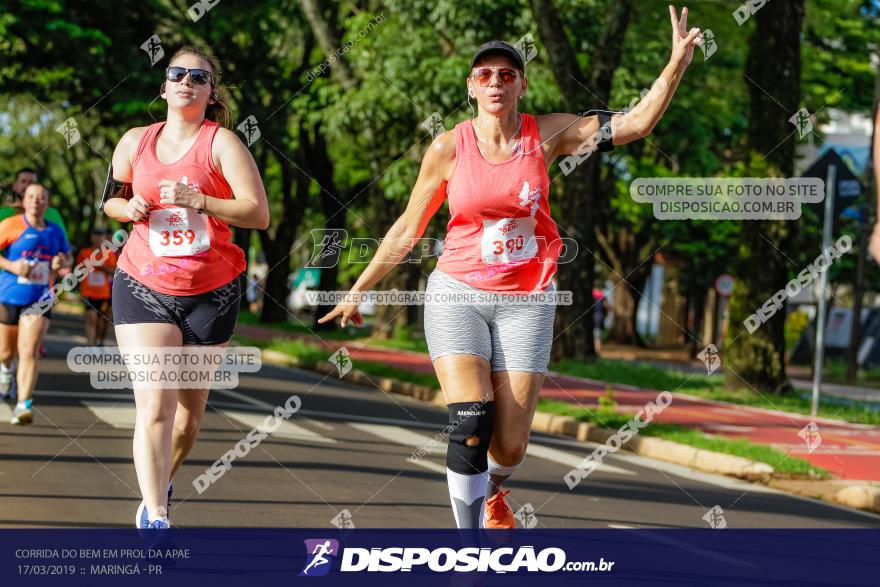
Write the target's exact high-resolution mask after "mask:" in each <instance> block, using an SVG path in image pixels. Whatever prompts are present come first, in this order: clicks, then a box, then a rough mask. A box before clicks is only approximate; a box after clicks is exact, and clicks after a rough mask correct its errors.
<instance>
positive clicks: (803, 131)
mask: <svg viewBox="0 0 880 587" xmlns="http://www.w3.org/2000/svg"><path fill="white" fill-rule="evenodd" d="M810 118H811V114H810V112H809V111H808V110H807V109H806V108H801V109H800V110H798V111H797V112H795V113H794V115H793V116H792V117H791V118H789V119H788V121H789V122H790V123H792V124H793V125H794V126H795V127H796V128H797V129H798V133H800V136H801V138H804V137H805V136H807V135H808V134H810V133H811V132H813V122H812V120H811V119H810Z"/></svg>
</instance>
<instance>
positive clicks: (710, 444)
mask: <svg viewBox="0 0 880 587" xmlns="http://www.w3.org/2000/svg"><path fill="white" fill-rule="evenodd" d="M538 409H539V410H541V411H543V412H551V413H553V414H560V415H563V416H571V417H573V418H576V419H578V420H581V421H582V422H590V423H592V424H597V425H599V426H604V427H606V428H612V429H615V430H617V429H619V428H620V427H621V426H623V425H625V424H626V423H627V422H629V421H630V420H632V415H629V414H621V413H617V412H611V411H608V410H588V409H586V408H581V407H578V406H575V405H573V404H570V403H566V402H561V401H557V400H550V399H539V400H538ZM639 433H640V434H643V435H645V436H654V437H656V438H663V439H666V440H671V441H674V442H680V443H681V444H687V445H689V446H693V447H695V448H701V449H705V450H711V451H714V452H720V453H724V454H729V455H735V456H738V457H744V458H747V459H750V460H753V461H757V462H761V463H767V464H768V465H770V466H772V467H773V468H774V469H775V470H776V471H777V472H778V473H784V474H795V475H807V474H811V475H815V476H819V477H822V478H827V477H830V475H829V473H828V471H826V470H825V469H822V468H820V467H816V466H815V465H812V464H810V463H809V461H806V460H804V459H799V458H795V457H789V456H787V455H786V454H785V453H783V452H781V451H779V450H777V449H775V448H773V447H771V446H767V445H764V444H756V443H754V442H751V441H750V440H746V439H740V438H737V439H731V438H724V437H720V436H713V435H709V434H705V433H704V432H702V431H701V430H697V429H695V428H687V427H685V426H678V425H675V424H662V423H659V422H654V423H651V424H648V426H646V427H645V428H643V429H642V430H641V431H640V432H639Z"/></svg>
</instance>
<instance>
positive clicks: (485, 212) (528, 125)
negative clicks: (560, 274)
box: [437, 114, 562, 292]
mask: <svg viewBox="0 0 880 587" xmlns="http://www.w3.org/2000/svg"><path fill="white" fill-rule="evenodd" d="M520 132H521V135H522V146H521V148H520V150H519V153H517V154H516V155H514V156H513V157H511V158H510V159H508V160H507V161H503V162H500V163H490V162H488V161H486V160H485V159H484V158H483V155H482V153H480V149H479V147H478V146H477V137H476V134H475V132H474V128H473V126H472V122H471V120H466V121H464V122H462V123H460V124H458V125H456V127H455V158H456V163H455V170H454V171H453V173H452V178H451V179H450V180H449V183H448V185H447V195H448V198H449V211H450V215H451V218H450V220H449V224H448V226H447V235H446V239H445V242H444V248H443V253H442V254H441V255H440V259H439V261H438V262H437V268H438V269H440V270H441V271H443V272H444V273H447V274H449V275H451V276H452V277H454V278H455V279H458V280H459V281H463V282H465V283H467V284H469V285H471V286H473V287H476V288H479V289H483V290H488V291H505V292H514V291H519V292H534V291H540V290H543V289H545V288H546V287H547V286H548V285H549V284H550V281H551V279H552V277H553V275H554V274H555V273H556V261H557V259H559V254H560V251H561V250H562V243H561V241H560V240H559V232H558V231H557V229H556V223H555V222H554V221H553V218H551V217H550V204H549V201H548V192H549V188H550V178H549V176H548V175H547V168H546V167H545V165H544V153H543V151H542V149H541V137H540V134H539V133H538V123H537V121H536V120H535V117H534V116H531V115H529V114H522V129H521V131H520Z"/></svg>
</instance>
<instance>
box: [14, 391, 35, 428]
mask: <svg viewBox="0 0 880 587" xmlns="http://www.w3.org/2000/svg"><path fill="white" fill-rule="evenodd" d="M33 403H34V400H32V399H30V398H28V399H26V400H24V401H20V402H18V403H17V404H15V409H14V410H13V411H12V420H10V422H11V423H12V424H16V425H19V426H24V425H26V424H30V423H31V422H33V421H34V415H33V414H32V413H31V407H32V406H33Z"/></svg>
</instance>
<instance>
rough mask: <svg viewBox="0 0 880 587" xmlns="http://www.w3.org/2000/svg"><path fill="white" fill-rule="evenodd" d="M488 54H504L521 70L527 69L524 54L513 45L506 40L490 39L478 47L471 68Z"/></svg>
mask: <svg viewBox="0 0 880 587" xmlns="http://www.w3.org/2000/svg"><path fill="white" fill-rule="evenodd" d="M486 55H504V56H505V57H507V58H509V59H510V60H511V61H513V63H514V65H516V67H517V68H518V69H519V70H520V71H525V67H526V64H525V61H524V60H523V56H522V55H521V54H520V52H519V51H517V50H516V49H515V48H514V47H513V45H511V44H510V43H505V42H504V41H489V42H488V43H486V44H484V45H482V46H481V47H480V48H479V49H477V52H476V53H475V54H474V58H473V59H471V69H473V68H474V65H476V64H477V61H479V60H480V59H482V58H483V57H485V56H486Z"/></svg>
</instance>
